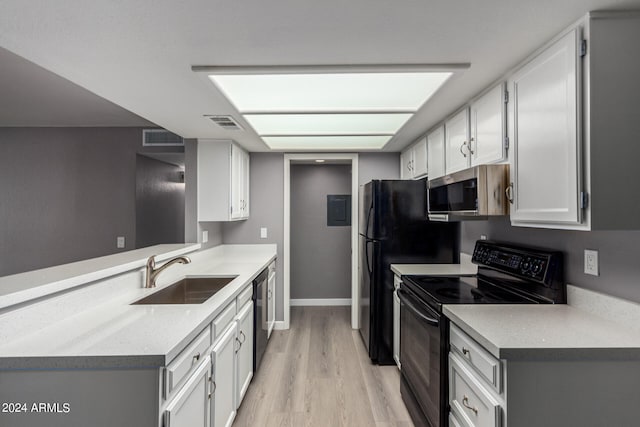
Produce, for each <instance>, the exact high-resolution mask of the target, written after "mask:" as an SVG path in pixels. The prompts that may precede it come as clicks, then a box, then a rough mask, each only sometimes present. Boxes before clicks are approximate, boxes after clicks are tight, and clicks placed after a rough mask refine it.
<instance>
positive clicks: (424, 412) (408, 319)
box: [398, 287, 447, 427]
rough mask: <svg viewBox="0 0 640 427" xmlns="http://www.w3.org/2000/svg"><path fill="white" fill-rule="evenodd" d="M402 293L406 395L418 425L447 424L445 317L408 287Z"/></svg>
mask: <svg viewBox="0 0 640 427" xmlns="http://www.w3.org/2000/svg"><path fill="white" fill-rule="evenodd" d="M398 297H399V298H400V304H401V305H400V357H401V360H402V381H403V383H404V384H405V387H403V388H401V392H403V393H402V399H403V401H404V402H405V405H406V406H407V409H408V410H409V413H410V414H411V416H412V418H413V421H414V424H415V425H416V426H418V425H420V426H423V425H424V426H431V427H441V426H446V425H447V423H446V412H447V405H446V404H447V377H446V375H447V370H446V365H445V363H446V352H447V349H446V329H445V328H446V322H445V319H444V318H442V317H441V316H440V315H439V314H438V313H436V311H434V310H433V309H431V307H429V306H427V305H426V304H425V303H423V302H421V301H420V300H419V299H418V298H417V297H416V296H415V295H414V294H412V293H411V291H410V290H407V289H406V287H401V288H400V289H399V290H398ZM416 418H418V419H416ZM425 418H426V419H425ZM427 420H428V421H427Z"/></svg>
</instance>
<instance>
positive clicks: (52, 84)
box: [0, 48, 155, 127]
mask: <svg viewBox="0 0 640 427" xmlns="http://www.w3.org/2000/svg"><path fill="white" fill-rule="evenodd" d="M0 100H1V102H0V126H3V127H9V126H11V127H15V126H17V127H23V126H27V127H29V126H36V127H61V126H65V127H66V126H69V127H76V126H98V127H102V126H104V127H110V126H125V127H127V126H146V127H155V125H154V124H153V123H150V122H149V121H147V120H145V119H143V118H142V117H140V116H137V115H135V114H133V113H131V112H129V111H127V110H125V109H124V108H121V107H119V106H117V105H116V104H114V103H112V102H110V101H107V100H106V99H103V98H100V97H99V96H96V95H94V94H93V93H91V92H89V91H88V90H86V89H83V88H81V87H80V86H78V85H76V84H74V83H72V82H70V81H69V80H66V79H63V78H62V77H60V76H57V75H55V74H53V73H52V72H50V71H47V70H45V69H44V68H41V67H39V66H37V65H35V64H33V63H32V62H29V61H27V60H26V59H24V58H21V57H20V56H18V55H15V54H13V53H11V52H9V51H8V50H6V49H2V48H0Z"/></svg>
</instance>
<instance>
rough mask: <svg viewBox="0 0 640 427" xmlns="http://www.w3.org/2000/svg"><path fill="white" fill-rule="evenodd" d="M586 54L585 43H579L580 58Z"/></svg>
mask: <svg viewBox="0 0 640 427" xmlns="http://www.w3.org/2000/svg"><path fill="white" fill-rule="evenodd" d="M586 54H587V41H586V40H581V41H580V58H582V57H584V56H585V55H586Z"/></svg>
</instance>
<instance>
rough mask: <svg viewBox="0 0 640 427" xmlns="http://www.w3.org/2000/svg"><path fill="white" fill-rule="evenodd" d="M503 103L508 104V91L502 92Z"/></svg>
mask: <svg viewBox="0 0 640 427" xmlns="http://www.w3.org/2000/svg"><path fill="white" fill-rule="evenodd" d="M504 103H505V104H508V103H509V91H508V90H505V91H504Z"/></svg>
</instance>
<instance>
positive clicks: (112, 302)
mask: <svg viewBox="0 0 640 427" xmlns="http://www.w3.org/2000/svg"><path fill="white" fill-rule="evenodd" d="M189 256H190V257H191V259H192V262H191V263H190V264H186V265H175V266H171V267H170V268H168V269H167V270H165V271H164V272H163V273H162V274H160V275H159V277H158V280H157V287H156V288H151V289H145V288H143V283H144V268H139V267H137V268H135V269H133V270H130V271H128V272H126V273H121V274H117V275H115V276H112V277H108V278H105V279H104V280H101V281H98V282H95V283H88V284H86V285H84V286H79V287H78V288H77V289H75V290H73V291H70V292H66V293H63V294H57V295H53V296H49V297H47V298H45V299H37V300H35V301H31V302H30V303H27V304H26V305H24V304H22V305H20V306H17V307H15V308H13V309H11V307H10V309H9V310H6V311H5V312H4V313H3V314H2V315H0V342H2V346H0V370H15V369H103V368H139V367H145V368H148V367H160V366H165V365H166V364H167V363H168V362H170V361H171V360H172V359H173V358H174V357H175V356H176V355H177V354H178V352H179V351H180V350H181V349H182V348H184V346H185V345H187V344H188V343H189V342H190V341H191V340H193V339H194V338H195V337H196V336H197V335H198V334H199V333H200V332H201V331H202V330H203V329H204V328H205V327H208V325H209V323H210V322H211V321H212V320H213V319H214V318H215V317H216V316H217V315H218V314H219V313H220V312H221V311H222V310H223V309H224V308H225V306H226V305H227V304H228V303H229V302H230V301H232V300H233V298H235V297H236V296H237V295H238V294H239V293H240V292H241V291H242V290H243V289H245V288H246V287H247V286H248V285H250V284H251V282H252V280H253V279H254V278H255V277H256V276H257V275H258V274H259V273H260V272H261V271H262V270H263V269H264V268H266V267H267V266H268V265H269V264H270V263H271V262H272V261H273V260H274V259H275V257H276V245H270V244H269V245H221V246H217V247H215V248H212V249H208V250H204V251H200V252H194V253H192V254H189ZM164 258H166V256H165V257H164ZM207 276H236V277H235V278H234V280H232V281H231V282H230V283H229V284H228V285H226V286H225V287H224V288H222V289H221V290H220V291H219V292H217V293H216V294H214V295H213V296H212V297H211V298H209V299H208V300H207V301H205V302H204V303H202V304H183V305H177V304H176V305H172V304H167V305H131V303H133V302H135V301H137V300H139V299H141V298H143V297H145V296H147V295H149V294H151V293H154V292H156V291H158V290H160V289H162V288H164V287H166V286H168V285H170V284H172V283H174V282H176V281H177V280H180V279H182V278H184V277H207ZM1 300H2V297H0V302H1Z"/></svg>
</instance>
